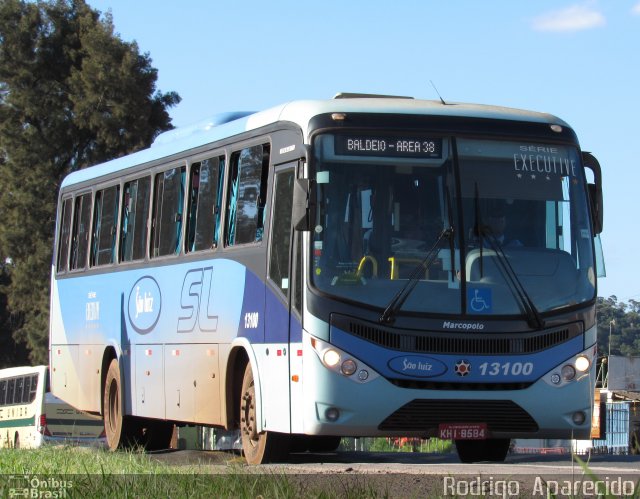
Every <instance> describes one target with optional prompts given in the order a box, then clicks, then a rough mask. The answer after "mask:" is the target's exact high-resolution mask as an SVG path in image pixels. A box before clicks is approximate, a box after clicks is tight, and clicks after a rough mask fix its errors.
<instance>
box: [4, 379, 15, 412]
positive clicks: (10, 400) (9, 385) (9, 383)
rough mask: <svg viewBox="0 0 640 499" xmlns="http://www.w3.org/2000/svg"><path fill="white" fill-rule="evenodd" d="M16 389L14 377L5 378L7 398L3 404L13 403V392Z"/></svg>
mask: <svg viewBox="0 0 640 499" xmlns="http://www.w3.org/2000/svg"><path fill="white" fill-rule="evenodd" d="M15 391H16V379H15V378H9V379H8V380H7V398H6V400H5V405H12V404H13V394H14V393H15Z"/></svg>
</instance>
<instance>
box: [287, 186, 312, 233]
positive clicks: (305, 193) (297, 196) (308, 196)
mask: <svg viewBox="0 0 640 499" xmlns="http://www.w3.org/2000/svg"><path fill="white" fill-rule="evenodd" d="M313 198H314V196H313V186H312V183H311V181H310V180H309V179H307V178H298V179H296V182H295V184H294V186H293V206H292V213H291V222H292V223H293V228H294V229H295V230H298V231H308V230H311V223H312V220H314V219H315V214H314V208H315V203H314V202H313Z"/></svg>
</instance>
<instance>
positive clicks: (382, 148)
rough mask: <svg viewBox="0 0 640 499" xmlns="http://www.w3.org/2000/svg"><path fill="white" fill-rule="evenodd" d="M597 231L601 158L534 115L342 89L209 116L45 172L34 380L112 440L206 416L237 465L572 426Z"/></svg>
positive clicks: (497, 442) (570, 432)
mask: <svg viewBox="0 0 640 499" xmlns="http://www.w3.org/2000/svg"><path fill="white" fill-rule="evenodd" d="M587 171H588V174H586V172H587ZM601 229H602V187H601V173H600V167H599V165H598V162H597V160H596V159H595V158H594V157H593V156H592V155H590V154H589V153H584V152H581V150H580V147H579V144H578V140H577V138H576V135H575V133H574V131H573V130H572V129H571V128H570V127H569V126H568V125H567V124H566V123H565V122H564V121H562V120H560V119H558V118H556V117H554V116H551V115H548V114H540V113H535V112H528V111H522V110H514V109H506V108H501V107H493V106H481V105H469V104H447V103H444V102H437V101H425V100H416V99H412V98H404V97H402V98H394V97H389V96H372V95H362V94H338V95H337V96H336V98H334V99H330V100H324V101H298V102H291V103H288V104H284V105H281V106H278V107H275V108H272V109H269V110H266V111H263V112H258V113H254V114H243V113H238V114H232V115H225V116H220V117H217V118H216V119H214V120H210V121H207V122H204V123H201V124H200V125H196V126H193V127H189V128H184V129H176V130H173V131H170V132H167V133H165V134H163V135H160V136H159V137H158V138H157V139H156V141H155V142H154V144H153V145H152V146H151V147H150V148H148V149H146V150H143V151H140V152H137V153H135V154H131V155H129V156H126V157H122V158H119V159H116V160H114V161H110V162H107V163H104V164H100V165H97V166H94V167H92V168H87V169H85V170H81V171H77V172H74V173H72V174H70V175H69V176H68V177H67V178H66V179H65V180H64V181H63V183H62V186H61V189H60V195H59V207H58V215H57V230H56V243H55V255H54V263H53V271H52V281H51V331H50V356H51V359H50V360H51V367H52V388H53V391H54V393H55V394H56V395H57V396H59V397H61V398H62V399H64V400H66V401H68V402H69V403H71V404H72V405H74V406H75V407H77V408H79V409H81V410H83V411H88V412H91V413H94V414H99V415H102V416H103V418H104V423H105V430H106V435H107V441H108V444H109V446H110V448H112V449H116V448H119V447H122V446H125V445H127V444H129V443H132V442H137V443H142V444H144V445H146V446H147V447H148V448H162V447H167V446H168V444H169V441H170V437H171V429H172V427H173V425H175V424H178V425H181V424H199V425H210V426H214V427H219V428H224V429H227V430H232V429H239V430H240V432H241V435H242V442H243V451H244V455H245V457H246V459H247V461H248V462H249V463H263V462H268V461H274V460H278V459H284V458H286V455H287V453H288V452H289V451H291V450H304V449H325V450H326V449H334V448H336V447H337V446H338V444H339V441H340V437H343V436H413V437H424V438H427V437H433V436H438V437H441V438H450V439H454V440H455V441H456V446H457V450H458V453H459V456H460V458H461V459H462V460H463V461H476V460H503V459H504V458H505V456H506V453H507V451H508V447H509V441H510V439H511V438H514V437H518V438H571V437H574V438H588V437H589V429H590V423H591V410H592V399H593V393H594V382H595V370H594V369H595V367H594V366H595V358H596V351H595V348H596V322H595V321H596V314H595V298H596V275H597V269H596V259H595V255H596V250H595V248H596V246H597V245H596V244H595V243H594V241H595V240H596V238H597V237H596V236H597V234H599V233H600V231H601Z"/></svg>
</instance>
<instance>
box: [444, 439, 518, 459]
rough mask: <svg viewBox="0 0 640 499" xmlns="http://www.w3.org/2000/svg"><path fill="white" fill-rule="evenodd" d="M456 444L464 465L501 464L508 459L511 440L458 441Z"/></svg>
mask: <svg viewBox="0 0 640 499" xmlns="http://www.w3.org/2000/svg"><path fill="white" fill-rule="evenodd" d="M455 443H456V450H457V451H458V457H459V458H460V461H462V462H463V463H477V462H479V461H491V462H496V463H501V462H503V461H504V460H505V458H506V457H507V453H508V452H509V446H510V445H511V439H509V438H488V439H486V440H456V441H455Z"/></svg>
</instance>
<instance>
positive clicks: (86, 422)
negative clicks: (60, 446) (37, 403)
mask: <svg viewBox="0 0 640 499" xmlns="http://www.w3.org/2000/svg"><path fill="white" fill-rule="evenodd" d="M53 425H61V426H104V422H103V421H102V419H53V418H52V419H49V418H47V426H53Z"/></svg>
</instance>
